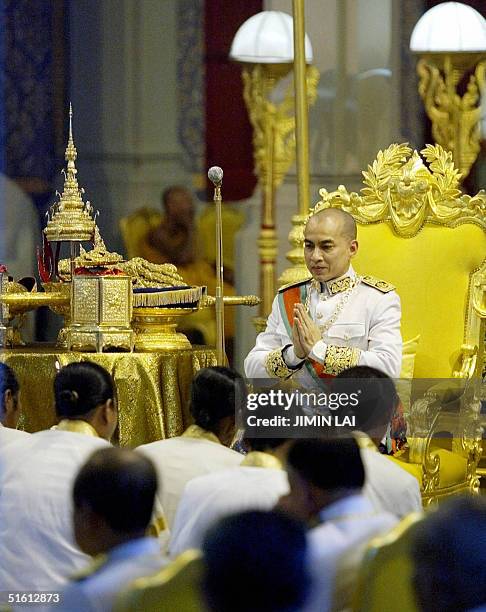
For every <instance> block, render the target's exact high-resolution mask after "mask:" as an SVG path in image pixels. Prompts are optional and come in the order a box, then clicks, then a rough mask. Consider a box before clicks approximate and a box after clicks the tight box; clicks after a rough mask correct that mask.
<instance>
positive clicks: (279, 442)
mask: <svg viewBox="0 0 486 612" xmlns="http://www.w3.org/2000/svg"><path fill="white" fill-rule="evenodd" d="M288 441H289V439H288V438H246V437H245V438H243V444H244V446H245V447H247V448H248V449H249V451H259V452H262V453H264V452H266V451H272V450H275V449H276V448H278V447H279V446H283V445H284V444H286V443H287V442H288Z"/></svg>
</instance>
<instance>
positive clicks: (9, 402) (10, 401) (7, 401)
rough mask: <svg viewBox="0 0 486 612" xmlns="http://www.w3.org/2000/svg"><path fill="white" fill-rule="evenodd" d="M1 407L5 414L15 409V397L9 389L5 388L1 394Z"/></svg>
mask: <svg viewBox="0 0 486 612" xmlns="http://www.w3.org/2000/svg"><path fill="white" fill-rule="evenodd" d="M3 408H4V410H5V414H6V415H9V414H11V413H12V412H13V411H14V410H15V399H14V396H13V393H12V390H11V389H7V390H6V391H5V393H4V394H3Z"/></svg>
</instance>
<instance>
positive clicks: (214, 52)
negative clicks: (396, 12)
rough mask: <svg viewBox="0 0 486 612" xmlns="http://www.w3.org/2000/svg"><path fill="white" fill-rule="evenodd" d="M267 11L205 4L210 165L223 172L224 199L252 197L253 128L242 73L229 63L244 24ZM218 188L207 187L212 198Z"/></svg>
mask: <svg viewBox="0 0 486 612" xmlns="http://www.w3.org/2000/svg"><path fill="white" fill-rule="evenodd" d="M262 10H263V0H244V1H241V0H206V2H205V9H204V17H205V50H206V58H205V60H206V61H205V64H206V84H205V94H206V164H207V167H208V168H209V167H210V166H221V168H222V169H223V171H224V179H223V198H224V199H225V200H226V201H234V200H243V199H245V198H248V197H250V196H251V194H252V193H253V190H254V188H255V185H256V177H255V175H254V172H253V149H252V129H251V125H250V122H249V120H248V114H247V111H246V107H245V103H244V100H243V87H242V83H241V68H240V66H239V65H238V64H236V63H235V62H232V61H230V59H229V51H230V47H231V42H232V40H233V37H234V35H235V34H236V31H237V30H238V28H239V27H240V25H241V24H242V23H243V22H244V21H246V20H247V19H248V18H249V17H251V16H252V15H255V14H256V13H259V12H260V11H262ZM212 196H213V187H212V185H209V184H208V199H212Z"/></svg>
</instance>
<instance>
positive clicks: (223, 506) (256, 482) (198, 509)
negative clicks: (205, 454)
mask: <svg viewBox="0 0 486 612" xmlns="http://www.w3.org/2000/svg"><path fill="white" fill-rule="evenodd" d="M254 454H258V455H263V454H265V455H266V457H268V458H269V459H270V460H272V459H273V463H272V462H270V461H269V462H268V463H267V465H274V466H275V467H254V466H252V465H241V466H238V467H235V468H232V469H228V470H221V471H218V472H213V473H212V474H207V475H205V476H199V477H198V478H194V479H193V480H191V481H190V482H188V483H187V485H186V488H185V489H184V493H183V495H182V498H181V501H180V503H179V507H178V509H177V513H176V516H175V520H174V526H173V529H172V533H171V540H170V545H169V554H170V556H171V557H176V556H177V555H179V554H180V553H182V552H184V551H185V550H187V549H189V548H201V545H202V542H203V539H204V536H205V533H206V531H207V530H208V528H209V527H211V526H212V525H213V524H214V523H216V521H218V520H219V519H221V518H223V517H225V516H228V515H229V514H234V513H236V512H242V511H244V510H270V509H272V508H273V507H274V506H275V504H276V503H277V501H278V500H279V498H280V497H281V496H282V495H286V494H287V493H288V492H289V483H288V480H287V473H286V472H285V471H284V470H282V469H280V467H279V464H280V463H279V461H278V460H277V459H275V458H274V457H272V456H271V455H269V454H266V453H249V454H248V455H247V457H246V458H245V460H244V462H245V461H246V459H249V458H250V457H251V455H254ZM244 462H243V463H244Z"/></svg>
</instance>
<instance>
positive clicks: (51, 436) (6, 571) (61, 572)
mask: <svg viewBox="0 0 486 612" xmlns="http://www.w3.org/2000/svg"><path fill="white" fill-rule="evenodd" d="M85 425H86V427H87V428H88V427H90V426H89V425H88V424H87V423H85ZM91 430H92V431H93V432H94V430H93V428H91ZM106 446H109V443H108V442H107V441H106V440H103V439H101V438H99V437H95V436H94V435H93V434H91V435H87V434H84V433H74V432H73V431H61V430H59V429H58V430H47V431H40V432H37V433H34V434H32V435H30V436H25V439H22V440H19V441H18V442H15V443H13V444H11V445H9V446H8V447H7V448H6V449H5V451H4V452H3V453H2V473H1V474H0V492H1V493H0V517H1V520H0V551H1V554H0V591H24V590H26V591H32V590H50V589H55V588H56V587H58V586H60V585H61V584H63V583H65V582H67V580H68V578H69V576H70V575H72V574H73V573H75V572H76V571H79V570H80V569H81V568H83V567H85V566H86V565H87V564H88V563H89V561H90V557H88V556H87V555H85V554H83V553H82V552H81V551H80V550H79V549H78V548H77V546H76V544H75V542H74V536H73V528H72V499H71V496H72V487H73V482H74V479H75V477H76V475H77V473H78V470H79V468H80V467H81V465H82V464H83V463H84V462H85V461H86V460H87V458H88V457H89V456H90V455H91V454H92V453H93V452H94V451H95V450H97V449H99V448H105V447H106Z"/></svg>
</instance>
